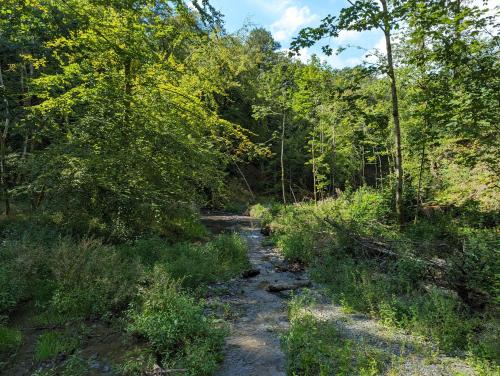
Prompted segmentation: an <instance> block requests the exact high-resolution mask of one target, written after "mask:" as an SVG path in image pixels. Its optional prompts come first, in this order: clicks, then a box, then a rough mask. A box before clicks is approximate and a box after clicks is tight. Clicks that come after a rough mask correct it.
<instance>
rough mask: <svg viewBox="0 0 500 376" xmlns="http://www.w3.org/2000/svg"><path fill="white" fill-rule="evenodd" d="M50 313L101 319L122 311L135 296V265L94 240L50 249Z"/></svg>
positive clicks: (137, 268)
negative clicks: (51, 286)
mask: <svg viewBox="0 0 500 376" xmlns="http://www.w3.org/2000/svg"><path fill="white" fill-rule="evenodd" d="M53 257H54V260H53V262H52V265H51V271H52V274H53V278H54V285H55V290H54V294H53V296H52V299H51V307H52V309H53V310H54V312H58V313H60V314H63V315H66V316H67V317H68V318H88V317H101V316H103V315H106V314H109V313H110V312H112V311H113V310H114V309H119V308H123V307H125V306H126V304H127V303H128V302H129V301H130V299H131V298H132V297H133V296H134V295H135V289H136V283H135V282H136V281H137V279H138V277H139V276H140V272H139V271H140V269H139V266H138V264H137V263H134V262H131V261H128V260H124V259H121V258H120V256H119V254H118V253H117V252H116V250H115V249H114V248H113V247H110V246H105V245H103V244H102V243H100V242H98V241H95V240H83V241H81V242H80V243H77V244H74V243H71V242H70V241H62V242H61V243H59V244H58V245H57V246H56V247H55V249H54V250H53Z"/></svg>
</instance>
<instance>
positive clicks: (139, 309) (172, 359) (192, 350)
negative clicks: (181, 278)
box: [128, 266, 225, 375]
mask: <svg viewBox="0 0 500 376" xmlns="http://www.w3.org/2000/svg"><path fill="white" fill-rule="evenodd" d="M203 308H204V307H203V305H201V304H199V303H197V302H196V301H195V299H194V298H193V297H191V296H189V295H188V294H187V293H186V292H183V291H182V290H181V286H180V284H179V282H178V281H176V280H175V279H172V278H171V277H169V274H168V272H167V270H165V268H164V267H162V266H156V267H155V268H154V270H153V272H152V274H151V276H150V284H149V286H148V287H147V288H145V289H143V290H142V291H141V293H140V295H139V297H138V301H137V302H136V304H134V306H133V307H132V308H131V310H130V311H129V314H128V315H129V326H128V329H129V331H130V332H132V333H134V334H136V335H140V336H142V337H143V338H145V339H147V341H148V342H149V343H150V344H151V345H152V347H153V349H154V351H155V352H156V353H157V354H160V355H161V358H162V361H163V365H164V366H165V367H166V368H169V369H170V368H185V369H188V370H189V371H188V374H189V375H209V374H211V373H213V372H214V371H215V370H216V368H217V364H218V362H219V361H220V360H221V349H222V344H223V340H224V334H225V331H224V328H220V327H218V326H217V325H216V324H215V322H214V320H213V319H211V318H208V317H206V316H205V315H204V314H203Z"/></svg>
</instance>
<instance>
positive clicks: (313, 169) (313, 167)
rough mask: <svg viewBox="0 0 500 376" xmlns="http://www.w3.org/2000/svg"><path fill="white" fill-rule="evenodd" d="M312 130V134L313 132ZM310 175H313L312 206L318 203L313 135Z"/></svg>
mask: <svg viewBox="0 0 500 376" xmlns="http://www.w3.org/2000/svg"><path fill="white" fill-rule="evenodd" d="M315 131H316V130H314V131H313V132H315ZM311 150H312V173H313V193H314V204H317V203H318V197H317V195H316V154H315V152H314V133H313V137H312V149H311Z"/></svg>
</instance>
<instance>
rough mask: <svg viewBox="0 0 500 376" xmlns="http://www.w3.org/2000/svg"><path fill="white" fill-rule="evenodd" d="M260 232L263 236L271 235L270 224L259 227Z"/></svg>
mask: <svg viewBox="0 0 500 376" xmlns="http://www.w3.org/2000/svg"><path fill="white" fill-rule="evenodd" d="M260 233H261V234H262V235H264V236H269V235H271V226H269V225H265V226H262V228H261V229H260Z"/></svg>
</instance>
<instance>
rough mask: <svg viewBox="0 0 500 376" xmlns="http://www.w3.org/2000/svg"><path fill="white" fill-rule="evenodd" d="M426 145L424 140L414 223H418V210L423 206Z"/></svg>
mask: <svg viewBox="0 0 500 376" xmlns="http://www.w3.org/2000/svg"><path fill="white" fill-rule="evenodd" d="M425 144H426V142H425V139H424V142H423V143H422V154H421V155H420V169H419V171H418V187H417V208H416V210H415V219H414V223H417V219H418V210H419V209H420V206H422V197H421V190H422V175H423V170H424V161H425Z"/></svg>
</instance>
